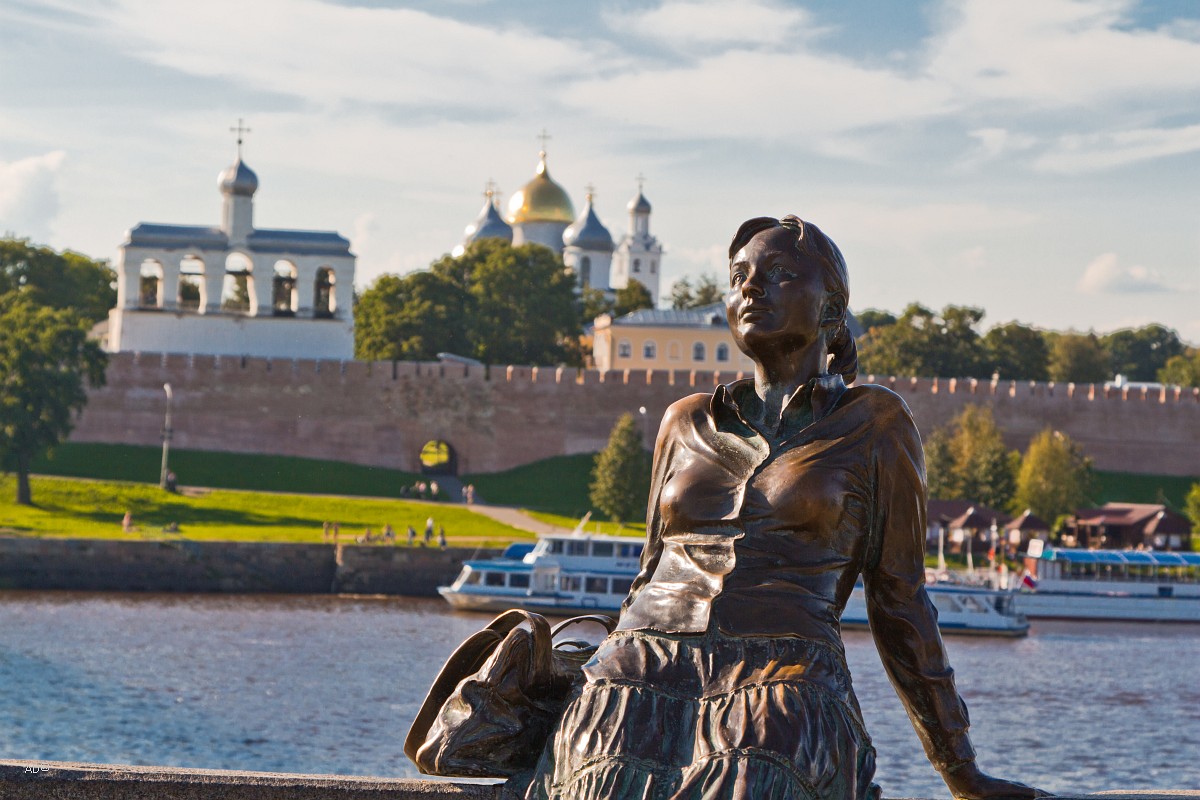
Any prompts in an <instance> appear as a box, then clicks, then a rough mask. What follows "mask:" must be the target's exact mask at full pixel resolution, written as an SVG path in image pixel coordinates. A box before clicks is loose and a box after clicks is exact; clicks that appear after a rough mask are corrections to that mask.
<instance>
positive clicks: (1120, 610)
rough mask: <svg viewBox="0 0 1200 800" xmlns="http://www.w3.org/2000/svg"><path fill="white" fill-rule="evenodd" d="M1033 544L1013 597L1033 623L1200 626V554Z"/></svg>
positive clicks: (1017, 605)
mask: <svg viewBox="0 0 1200 800" xmlns="http://www.w3.org/2000/svg"><path fill="white" fill-rule="evenodd" d="M1031 545H1033V546H1031V548H1030V552H1029V553H1028V554H1027V555H1026V558H1025V570H1026V573H1025V575H1024V576H1022V577H1021V578H1017V579H1016V584H1017V585H1016V588H1018V589H1021V591H1018V592H1017V594H1016V595H1015V597H1014V603H1015V605H1016V608H1017V609H1018V610H1019V611H1021V612H1022V613H1024V614H1025V615H1026V616H1028V617H1030V618H1033V619H1038V618H1042V619H1090V620H1121V621H1145V622H1193V623H1200V553H1175V552H1165V551H1155V550H1079V549H1073V548H1060V547H1045V548H1042V549H1039V548H1038V547H1037V546H1036V540H1035V542H1031Z"/></svg>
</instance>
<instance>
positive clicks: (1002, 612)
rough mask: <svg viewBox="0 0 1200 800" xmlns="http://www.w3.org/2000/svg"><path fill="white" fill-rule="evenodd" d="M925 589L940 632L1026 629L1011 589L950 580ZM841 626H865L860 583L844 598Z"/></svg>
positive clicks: (994, 633)
mask: <svg viewBox="0 0 1200 800" xmlns="http://www.w3.org/2000/svg"><path fill="white" fill-rule="evenodd" d="M925 591H926V592H928V594H929V599H930V600H931V601H932V602H933V605H934V608H936V609H937V612H938V629H939V630H941V632H942V634H943V635H945V634H963V635H973V636H1009V637H1019V636H1025V635H1026V634H1028V633H1029V621H1028V620H1027V619H1026V618H1025V615H1024V614H1021V613H1020V612H1019V611H1017V610H1016V609H1015V608H1014V607H1013V598H1014V594H1015V593H1014V592H1010V591H1004V590H998V589H987V588H983V587H978V586H960V585H956V584H949V583H931V584H928V585H926V587H925ZM842 627H843V628H866V627H868V624H867V602H866V596H865V594H864V592H863V586H862V584H861V583H859V584H857V585H856V586H855V587H854V591H853V592H852V593H851V594H850V599H849V600H848V601H847V602H846V610H845V611H843V612H842Z"/></svg>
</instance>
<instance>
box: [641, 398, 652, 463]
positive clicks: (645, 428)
mask: <svg viewBox="0 0 1200 800" xmlns="http://www.w3.org/2000/svg"><path fill="white" fill-rule="evenodd" d="M638 413H639V414H641V415H642V444H643V445H645V444H646V440H647V439H649V438H650V426H649V422H650V418H649V417H648V416H646V407H645V406H638ZM646 449H648V450H650V451H651V452H653V451H654V442H653V441H651V442H650V447H648V448H646Z"/></svg>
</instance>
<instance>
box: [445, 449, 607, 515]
mask: <svg viewBox="0 0 1200 800" xmlns="http://www.w3.org/2000/svg"><path fill="white" fill-rule="evenodd" d="M595 460H596V456H595V455H594V454H592V453H582V454H580V455H574V456H555V457H554V458H546V459H543V460H541V461H535V462H533V463H532V464H525V465H523V466H520V467H514V468H513V469H510V470H507V471H505V472H492V473H487V474H478V475H464V476H463V477H462V478H461V480H462V482H463V483H464V484H465V483H473V484H475V491H476V493H477V494H478V495H479V497H481V498H482V499H483V501H484V502H487V503H494V504H496V505H502V506H518V507H520V508H528V509H533V510H535V511H545V512H548V513H550V514H558V515H560V516H564V517H574V521H573V522H571V524H570V525H566V526H565V527H567V528H574V527H575V523H576V522H578V521H579V518H580V517H582V516H583V515H584V514H586V513H587V512H588V511H590V510H591V509H592V503H591V501H590V500H588V484H589V483H591V480H592V466H593V465H594V464H595ZM593 516H595V514H593ZM556 524H557V523H556Z"/></svg>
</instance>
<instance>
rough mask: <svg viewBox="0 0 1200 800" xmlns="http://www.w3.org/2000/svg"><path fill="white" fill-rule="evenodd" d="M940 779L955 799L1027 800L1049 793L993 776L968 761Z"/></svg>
mask: <svg viewBox="0 0 1200 800" xmlns="http://www.w3.org/2000/svg"><path fill="white" fill-rule="evenodd" d="M942 780H944V781H946V786H948V787H950V793H951V794H953V795H954V797H955V798H956V800H1028V798H1033V797H1048V796H1049V793H1048V792H1044V791H1042V790H1041V789H1035V788H1033V787H1032V786H1026V785H1025V784H1023V783H1017V782H1016V781H1006V780H1004V779H1003V778H993V777H992V776H991V775H987V774H985V773H984V772H983V771H981V770H980V769H979V767H978V766H976V764H975V762H974V761H968V762H967V763H965V764H962V765H960V766H958V767H955V768H953V769H950V770H947V771H946V772H943V773H942Z"/></svg>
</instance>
